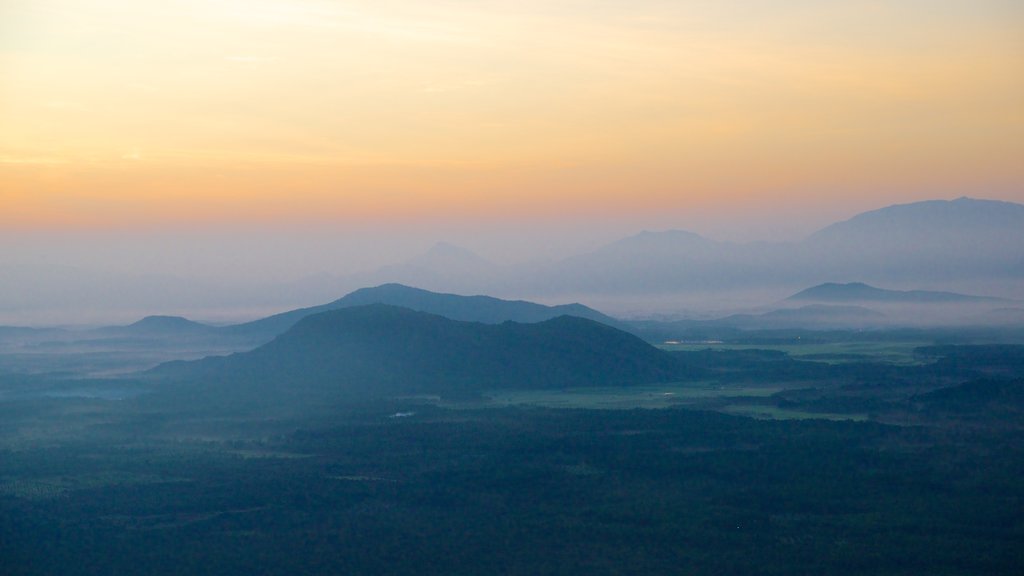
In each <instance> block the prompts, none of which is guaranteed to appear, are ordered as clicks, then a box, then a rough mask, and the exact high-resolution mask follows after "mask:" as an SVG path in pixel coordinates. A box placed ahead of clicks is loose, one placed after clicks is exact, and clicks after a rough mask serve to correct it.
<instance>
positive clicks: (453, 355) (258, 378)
mask: <svg viewBox="0 0 1024 576" xmlns="http://www.w3.org/2000/svg"><path fill="white" fill-rule="evenodd" d="M151 375H154V376H157V377H162V378H166V379H171V380H173V381H177V382H187V383H190V384H188V385H187V386H190V387H191V388H190V389H192V390H196V392H197V393H200V394H202V393H206V394H213V395H215V396H217V397H220V398H222V399H223V400H224V401H229V402H230V401H232V399H235V398H239V399H244V400H245V401H256V402H258V403H260V402H293V401H294V402H300V403H301V402H303V401H311V402H315V401H318V399H321V400H322V399H342V398H351V397H373V396H390V395H407V394H444V395H474V394H479V393H480V392H482V391H486V390H488V389H496V388H537V389H539V388H562V387H570V386H611V385H625V384H641V383H651V382H665V381H671V380H675V379H679V378H682V377H684V376H686V371H685V370H684V369H683V368H682V367H681V366H680V365H679V364H678V362H677V360H676V359H675V358H674V357H673V356H672V355H671V354H668V353H666V352H663V351H661V350H658V349H657V348H654V347H652V346H650V345H649V344H647V343H645V342H643V341H642V340H640V339H639V338H637V337H635V336H632V335H630V334H628V333H626V332H623V331H621V330H618V329H616V328H612V327H610V326H606V325H603V324H600V323H597V322H594V321H593V320H588V319H585V318H579V317H574V316H559V317H557V318H553V319H549V320H545V321H543V322H537V323H530V324H524V323H517V322H504V323H502V324H484V323H479V322H462V321H458V320H452V319H450V318H445V317H443V316H438V315H434V314H428V313H425V312H418V311H414V310H410V309H407V308H400V307H397V306H389V305H384V304H371V305H366V306H354V307H350V308H343V309H340V310H333V311H328V312H322V313H318V314H313V315H310V316H307V317H306V318H303V319H302V320H300V321H299V322H298V323H297V324H296V325H295V326H294V327H293V328H291V329H290V330H288V331H287V332H285V333H284V334H282V335H280V336H279V337H277V338H276V339H274V340H273V341H272V342H270V343H268V344H265V345H263V346H261V347H259V348H257V349H255V350H252V351H250V352H246V353H241V354H234V355H231V356H226V357H211V358H206V359H203V360H200V361H194V362H174V363H169V364H164V365H161V366H159V367H157V368H156V369H154V370H153V371H151ZM195 386H199V387H201V389H202V390H199V389H196V388H195Z"/></svg>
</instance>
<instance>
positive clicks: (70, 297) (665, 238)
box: [0, 198, 1024, 333]
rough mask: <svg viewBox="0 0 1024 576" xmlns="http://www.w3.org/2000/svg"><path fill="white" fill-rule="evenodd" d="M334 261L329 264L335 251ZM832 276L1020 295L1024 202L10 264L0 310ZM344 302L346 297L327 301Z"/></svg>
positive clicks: (548, 292)
mask: <svg viewBox="0 0 1024 576" xmlns="http://www.w3.org/2000/svg"><path fill="white" fill-rule="evenodd" d="M323 266H324V269H329V268H330V263H329V262H324V263H323ZM51 268H52V269H51ZM825 282H834V283H850V282H863V283H869V284H877V285H883V286H888V287H892V288H899V289H908V288H917V289H928V290H931V291H934V292H948V291H955V292H967V293H975V294H982V295H992V296H1001V297H1011V298H1012V297H1014V296H1015V295H1016V294H1019V293H1021V292H1022V291H1024V205H1021V204H1016V203H1011V202H1000V201H992V200H977V199H970V198H959V199H956V200H949V201H944V200H935V201H926V202H915V203H911V204H903V205H895V206H889V207H886V208H881V209H878V210H873V211H869V212H865V213H862V214H859V215H856V216H854V217H852V218H850V219H848V220H845V221H843V222H837V223H835V224H832V225H830V226H827V227H825V228H823V229H821V230H819V231H818V232H816V233H814V234H811V235H810V236H808V237H807V238H805V239H804V240H802V241H799V242H752V243H733V242H719V241H715V240H712V239H708V238H704V237H702V236H700V235H698V234H694V233H692V232H687V231H682V230H667V231H647V232H641V233H639V234H636V235H634V236H630V237H627V238H623V239H621V240H618V241H616V242H612V243H610V244H608V245H605V246H602V247H599V248H597V249H594V250H591V251H589V252H586V253H581V254H576V255H573V256H570V257H567V258H562V259H559V260H555V261H538V262H533V263H526V264H510V265H503V264H498V263H494V262H490V261H488V260H487V259H485V258H483V257H481V256H479V255H477V254H475V253H473V252H472V251H471V250H469V249H466V248H460V247H457V246H453V245H451V244H446V243H443V242H442V243H439V244H437V245H436V246H434V247H433V248H431V249H430V250H429V251H427V252H426V253H424V254H422V255H419V256H416V257H413V258H411V259H409V260H407V261H405V262H400V263H396V264H393V265H389V266H384V267H382V268H380V269H377V270H376V271H372V272H362V273H358V274H357V273H352V274H338V273H337V271H335V273H333V274H326V273H325V274H320V275H317V276H315V277H310V278H307V279H305V280H295V281H291V282H286V283H273V282H269V281H268V282H267V283H263V284H261V283H260V282H258V281H246V282H244V283H236V284H237V285H236V284H232V283H231V282H229V281H221V282H211V281H198V280H195V279H190V278H177V277H173V276H170V275H166V274H149V275H137V276H131V275H125V274H107V273H100V272H98V271H90V270H79V269H75V268H69V267H55V268H54V267H47V266H46V265H45V264H42V263H36V264H32V265H6V266H5V265H3V264H2V263H0V317H4V318H26V317H31V315H32V314H33V313H35V314H39V315H41V316H43V317H46V318H54V319H55V321H53V322H51V323H53V324H62V323H67V322H69V320H67V319H66V317H65V316H64V314H65V313H67V314H70V313H71V312H72V311H78V313H79V314H81V313H82V312H81V311H83V310H84V311H91V312H90V313H91V314H94V315H100V313H101V311H102V310H103V308H104V307H108V308H109V307H110V306H112V304H111V302H116V303H117V304H116V305H118V306H121V307H123V309H124V310H132V311H135V310H144V311H154V312H155V311H159V312H161V313H163V312H167V311H188V312H187V314H188V315H189V316H195V317H200V316H201V313H199V312H197V311H202V310H232V309H234V310H246V311H247V314H248V315H249V317H252V316H254V315H257V314H259V312H260V311H264V310H275V309H276V310H280V309H282V308H286V307H294V308H298V306H295V305H292V304H291V303H294V302H300V303H301V302H318V301H319V302H323V301H325V300H327V299H328V298H331V297H334V295H336V294H338V293H344V292H347V291H351V290H355V289H358V288H360V287H363V286H370V285H379V284H391V283H401V284H406V285H414V286H419V287H421V288H425V289H429V290H432V291H435V292H444V293H462V294H490V295H493V296H497V297H505V298H512V297H515V298H528V299H531V300H535V301H586V302H591V303H594V304H595V305H596V306H598V307H599V308H601V309H602V310H605V311H608V312H613V313H615V314H616V315H617V316H630V315H633V316H638V315H646V314H655V313H680V312H687V311H690V312H696V313H698V314H699V315H703V316H705V317H706V316H707V315H708V314H710V313H714V314H717V315H720V316H723V315H728V314H730V313H735V312H739V311H741V310H749V309H750V308H751V307H756V306H758V305H760V304H764V303H766V302H771V301H776V300H778V299H780V298H784V297H785V295H786V294H792V293H793V292H795V291H797V290H800V289H803V288H805V287H807V286H813V285H816V284H821V283H825ZM112 295H116V298H112V297H111V296H112ZM917 296H921V295H917ZM917 296H915V297H917ZM395 303H396V304H399V305H405V304H403V303H401V302H395ZM62 306H63V307H64V308H61V307H62ZM332 307H337V306H333V304H330V305H327V307H326V308H325V307H314V309H315V310H323V309H330V308H332ZM425 311H431V309H429V308H425ZM576 313H577V314H579V313H582V312H580V311H577V312H576ZM140 315H141V314H140ZM300 317H301V314H293V315H291V316H287V317H281V318H278V319H276V320H274V321H269V320H268V321H264V322H263V326H270V325H271V324H273V323H274V322H277V323H278V324H277V325H276V327H275V328H273V329H272V330H270V329H268V330H267V331H266V333H277V332H279V331H280V330H281V329H284V328H287V327H288V326H290V325H292V324H294V321H295V320H297V319H298V318H300ZM602 321H607V319H604V320H602ZM3 323H18V324H30V322H25V321H20V320H17V321H14V322H11V321H4V322H3ZM249 328H251V329H253V330H256V329H257V326H250V327H249Z"/></svg>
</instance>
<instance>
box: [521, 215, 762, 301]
mask: <svg viewBox="0 0 1024 576" xmlns="http://www.w3.org/2000/svg"><path fill="white" fill-rule="evenodd" d="M776 252H777V250H776V247H775V245H771V244H733V243H729V242H717V241H714V240H710V239H708V238H704V237H703V236H700V235H698V234H694V233H692V232H687V231H685V230H666V231H661V232H649V231H645V232H642V233H640V234H637V235H635V236H630V237H628V238H624V239H622V240H619V241H617V242H613V243H611V244H608V245H606V246H603V247H601V248H598V249H597V250H594V251H592V252H589V253H587V254H581V255H578V256H572V257H570V258H566V259H564V260H562V261H560V262H557V263H555V264H553V265H551V266H549V267H547V269H546V270H544V271H543V272H542V273H541V275H540V277H539V278H535V279H534V287H533V288H534V290H549V291H556V292H558V293H564V294H616V293H622V294H652V293H655V294H656V293H671V292H678V291H690V290H714V289H716V288H718V287H721V286H727V285H736V284H739V283H742V282H745V281H748V280H750V279H751V278H753V277H759V278H761V279H766V278H771V277H772V276H774V270H775V266H774V265H773V262H774V261H775V260H777V259H778V254H777V253H776ZM527 291H529V290H527Z"/></svg>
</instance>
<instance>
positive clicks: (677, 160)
mask: <svg viewBox="0 0 1024 576" xmlns="http://www.w3.org/2000/svg"><path fill="white" fill-rule="evenodd" d="M1022 29H1024V9H1022V4H1020V3H1019V2H1011V1H1006V0H971V1H967V0H963V1H944V2H923V1H908V2H899V3H884V2H856V3H817V2H803V1H799V0H791V1H774V2H771V1H757V2H735V1H726V2H688V1H687V2H658V1H641V2H620V1H617V0H616V1H610V2H601V3H593V2H579V1H575V0H559V1H555V2H547V1H545V2H540V1H533V0H527V1H525V2H517V3H514V4H513V3H505V2H497V1H485V2H472V3H466V2H455V1H427V0H404V1H395V2H342V1H337V2H329V1H309V0H307V1H292V0H289V1H283V0H251V1H245V2H242V1H228V0H219V1H212V2H207V1H198V0H176V1H159V2H158V1H156V0H132V1H128V0H124V1H120V0H107V1H103V0H33V1H20V0H0V77H2V79H3V80H2V90H0V126H2V127H3V128H2V130H0V206H2V210H0V226H4V227H7V228H12V227H23V228H53V227H57V228H61V227H86V228H89V227H100V228H103V227H111V226H114V227H116V226H134V225H143V226H145V225H149V224H152V223H194V222H206V221H225V220H226V221H239V222H259V221H264V220H288V221H299V222H301V221H304V220H309V219H317V220H324V219H327V220H331V219H333V220H337V221H356V220H360V221H365V220H369V221H380V222H388V221H399V220H407V219H417V218H428V219H429V218H433V217H439V216H442V215H443V216H446V217H462V216H464V217H474V218H481V217H483V218H486V217H497V216H498V215H500V216H502V217H507V216H509V215H513V216H514V215H523V216H531V215H544V216H558V215H560V214H572V213H578V212H580V211H582V212H584V213H593V214H597V215H601V214H617V213H631V214H645V213H663V212H665V211H669V212H671V211H682V210H686V209H689V208H693V207H701V208H703V209H712V210H713V209H715V207H718V206H720V207H723V209H724V208H725V207H728V206H735V205H739V204H743V203H753V204H758V203H766V202H778V203H781V204H783V205H790V206H797V205H799V204H801V203H805V202H809V201H814V202H818V203H824V204H828V203H830V202H839V201H843V199H844V198H848V197H849V196H850V195H851V194H855V195H857V196H858V197H860V198H863V199H865V202H866V201H867V200H868V199H870V200H871V202H872V203H873V204H877V203H878V202H879V201H880V200H882V199H891V200H911V199H919V198H926V197H935V196H936V195H939V196H947V195H954V194H956V195H959V194H983V195H985V196H987V197H993V198H1003V199H1007V200H1014V201H1022V200H1024V164H1022V163H1021V162H1020V158H1021V157H1024V74H1021V70H1024V34H1021V31H1022ZM897 196H898V197H897Z"/></svg>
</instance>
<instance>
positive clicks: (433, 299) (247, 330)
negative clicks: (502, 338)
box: [225, 284, 618, 339]
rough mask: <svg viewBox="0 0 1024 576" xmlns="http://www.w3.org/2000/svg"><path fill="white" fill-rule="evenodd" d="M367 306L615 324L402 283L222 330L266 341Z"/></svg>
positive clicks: (562, 308)
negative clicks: (316, 318) (333, 313)
mask: <svg viewBox="0 0 1024 576" xmlns="http://www.w3.org/2000/svg"><path fill="white" fill-rule="evenodd" d="M368 304H389V305H392V306H400V307H403V308H409V309H411V310H416V311H418V312H427V313H430V314H436V315H439V316H444V317H446V318H449V319H452V320H460V321H466V322H483V323H485V324H498V323H502V322H508V321H512V322H541V321H543V320H549V319H551V318H556V317H558V316H566V315H568V316H577V317H580V318H588V319H590V320H594V321H596V322H601V323H603V324H608V325H613V326H614V325H616V324H618V321H617V320H615V319H614V318H611V317H609V316H606V315H604V314H602V313H600V312H598V311H597V310H594V309H593V308H588V307H586V306H584V305H582V304H561V305H557V306H545V305H543V304H536V303H533V302H526V301H523V300H501V299H499V298H492V297H490V296H461V295H458V294H442V293H437V292H431V291H429V290H423V289H420V288H413V287H411V286H404V285H402V284H384V285H381V286H376V287H373V288H360V289H359V290H356V291H354V292H351V293H350V294H347V295H345V296H344V297H342V298H339V299H338V300H335V301H333V302H329V303H327V304H322V305H320V306H311V307H309V308H301V309H298V310H291V311H288V312H283V313H281V314H275V315H273V316H270V317H267V318H262V319H260V320H255V321H253V322H247V323H245V324H239V325H236V326H230V327H228V328H226V329H225V330H227V331H228V332H232V333H240V334H249V335H254V336H256V337H263V338H266V339H269V338H272V337H274V336H276V335H278V334H281V333H283V332H284V331H286V330H288V329H289V328H291V327H292V326H294V325H295V324H296V323H297V322H299V321H300V320H302V319H303V318H305V317H307V316H312V315H313V314H318V313H321V312H327V311H330V310H339V309H343V308H351V307H353V306H365V305H368Z"/></svg>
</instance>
